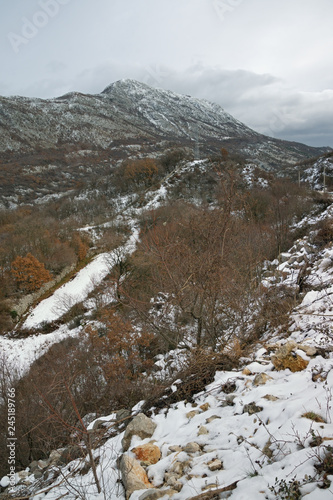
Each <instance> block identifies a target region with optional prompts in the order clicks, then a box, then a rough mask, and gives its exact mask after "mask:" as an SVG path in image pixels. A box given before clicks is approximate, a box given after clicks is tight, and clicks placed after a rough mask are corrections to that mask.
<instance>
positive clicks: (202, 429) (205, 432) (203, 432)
mask: <svg viewBox="0 0 333 500" xmlns="http://www.w3.org/2000/svg"><path fill="white" fill-rule="evenodd" d="M204 434H209V430H208V429H207V427H205V426H204V425H201V427H200V429H199V431H198V436H202V435H204Z"/></svg>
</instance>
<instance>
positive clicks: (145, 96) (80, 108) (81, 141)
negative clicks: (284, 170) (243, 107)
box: [0, 80, 326, 168]
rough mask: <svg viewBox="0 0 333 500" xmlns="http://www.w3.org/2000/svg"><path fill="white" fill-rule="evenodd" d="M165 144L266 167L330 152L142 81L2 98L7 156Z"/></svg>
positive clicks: (0, 125) (1, 141) (0, 121)
mask: <svg viewBox="0 0 333 500" xmlns="http://www.w3.org/2000/svg"><path fill="white" fill-rule="evenodd" d="M165 140H167V141H171V142H173V143H177V144H180V145H187V146H191V147H193V148H194V145H195V143H199V145H200V149H201V150H202V151H205V152H206V153H209V152H214V151H219V150H220V148H221V147H225V148H227V149H228V151H230V152H233V153H237V154H241V155H242V156H244V157H246V158H248V159H251V160H255V161H257V162H258V163H260V164H261V165H263V166H266V168H268V167H275V168H279V167H280V166H281V165H283V164H293V163H295V162H296V161H299V160H301V159H306V158H309V157H314V156H319V155H320V154H321V153H323V152H325V151H326V149H325V148H313V147H309V146H305V145H303V144H299V143H292V142H287V141H281V140H277V139H273V138H269V137H267V136H264V135H262V134H259V133H257V132H255V131H253V130H251V129H250V128H249V127H247V126H245V125H244V124H243V123H241V122H239V121H238V120H236V119H235V118H233V117H232V116H231V115H229V114H228V113H227V112H225V111H224V110H223V109H222V108H221V107H220V106H219V105H217V104H213V103H211V102H208V101H206V100H200V99H196V98H193V97H190V96H186V95H180V94H176V93H174V92H171V91H166V90H161V89H155V88H152V87H150V86H148V85H146V84H143V83H139V82H137V81H134V80H120V81H117V82H115V83H113V84H111V85H110V86H108V87H107V88H106V89H105V90H104V91H103V92H102V93H100V94H96V95H88V94H82V93H79V92H71V93H69V94H66V95H64V96H61V97H59V98H55V99H48V100H43V99H36V98H25V97H10V98H5V97H1V98H0V151H1V152H3V153H7V155H9V156H12V154H14V155H17V154H18V153H19V154H21V155H22V154H27V153H31V152H33V151H36V150H39V151H47V150H50V149H51V150H52V149H53V150H54V149H55V148H57V149H59V148H60V149H61V148H64V149H66V150H67V151H68V149H69V150H70V149H71V148H72V149H85V150H89V149H93V150H96V149H103V150H108V149H109V148H111V147H112V146H114V145H115V144H117V145H119V144H122V145H125V144H126V145H127V144H131V143H135V144H145V147H146V148H148V149H149V147H150V148H153V147H154V148H156V144H157V143H160V142H161V141H165Z"/></svg>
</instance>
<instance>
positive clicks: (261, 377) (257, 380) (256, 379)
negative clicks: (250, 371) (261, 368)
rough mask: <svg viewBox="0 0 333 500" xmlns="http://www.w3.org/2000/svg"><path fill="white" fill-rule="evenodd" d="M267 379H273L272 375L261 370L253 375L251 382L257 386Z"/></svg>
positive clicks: (264, 382) (263, 383)
mask: <svg viewBox="0 0 333 500" xmlns="http://www.w3.org/2000/svg"><path fill="white" fill-rule="evenodd" d="M269 380H273V379H272V377H270V376H269V375H267V373H264V372H262V373H258V375H256V376H255V377H254V380H253V382H252V384H253V385H254V386H256V387H257V386H258V385H265V384H266V382H268V381H269Z"/></svg>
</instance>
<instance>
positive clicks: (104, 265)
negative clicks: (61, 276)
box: [23, 228, 138, 329]
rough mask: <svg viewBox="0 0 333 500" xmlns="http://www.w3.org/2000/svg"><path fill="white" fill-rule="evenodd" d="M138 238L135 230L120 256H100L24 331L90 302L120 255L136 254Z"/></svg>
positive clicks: (58, 292)
mask: <svg viewBox="0 0 333 500" xmlns="http://www.w3.org/2000/svg"><path fill="white" fill-rule="evenodd" d="M137 238H138V229H137V228H134V229H133V232H132V235H131V237H130V238H129V240H128V242H127V243H126V244H125V245H124V246H123V247H122V248H120V249H119V248H118V249H117V252H115V251H113V252H108V253H102V254H100V255H98V256H97V257H96V258H95V259H94V260H93V261H92V262H91V263H90V264H88V265H87V266H86V267H85V268H84V269H82V270H81V271H79V272H78V273H77V275H76V276H75V277H74V278H73V279H72V280H71V281H69V282H68V283H65V284H64V285H63V286H62V287H60V288H58V290H56V291H55V293H54V294H53V295H52V296H51V297H49V298H47V299H45V300H43V301H42V302H40V303H39V304H38V305H37V306H36V307H35V308H34V310H33V311H32V312H31V313H30V314H29V316H28V318H27V319H26V320H25V322H24V324H23V328H27V329H33V328H36V327H38V326H39V325H40V324H41V323H43V322H47V323H51V322H52V321H54V320H56V319H59V318H60V317H61V316H62V315H63V314H65V313H66V312H67V311H69V309H70V308H71V307H73V305H75V304H77V303H78V302H81V301H82V300H84V299H86V298H87V296H88V295H89V293H90V292H91V291H92V290H93V289H94V288H95V287H96V286H97V285H98V284H99V283H101V281H102V280H103V279H104V278H105V276H106V275H107V274H108V273H109V272H110V269H111V268H112V266H113V265H114V263H115V259H116V255H117V256H119V251H120V252H121V253H123V254H124V255H125V254H127V253H131V252H133V251H134V249H135V244H136V241H137Z"/></svg>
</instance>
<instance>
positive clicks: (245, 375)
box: [2, 338, 333, 500]
mask: <svg viewBox="0 0 333 500" xmlns="http://www.w3.org/2000/svg"><path fill="white" fill-rule="evenodd" d="M313 340H314V341H315V340H316V339H315V338H314V339H313ZM303 355H304V358H305V359H308V361H309V364H308V366H307V368H306V369H305V370H303V371H301V372H297V373H292V372H290V370H288V369H287V370H282V371H275V370H273V364H272V363H271V361H270V354H269V352H268V350H266V349H265V348H261V349H260V350H258V352H257V353H256V355H255V356H254V358H253V361H252V362H249V363H247V364H246V366H245V370H239V371H224V372H217V373H216V376H215V380H214V382H213V383H212V384H210V385H209V386H207V388H206V390H205V391H203V392H201V393H199V394H198V395H196V396H195V398H194V399H195V402H194V403H189V402H179V403H177V404H173V405H172V406H171V407H170V408H169V409H168V410H167V409H165V410H161V411H160V412H157V413H156V414H155V415H153V417H152V420H153V421H154V422H155V423H156V424H157V427H156V429H155V432H154V434H153V435H152V437H151V438H146V439H143V440H142V439H140V438H139V437H138V436H133V437H132V441H131V446H130V448H129V451H128V452H127V454H128V455H130V456H132V457H134V454H133V452H132V451H131V450H132V448H133V447H136V446H139V445H143V444H146V443H148V442H152V441H153V442H154V444H155V445H156V446H158V447H159V449H160V450H161V459H160V460H159V461H158V462H157V463H156V464H155V465H150V466H149V467H147V475H148V478H149V481H150V482H151V485H152V486H153V487H154V488H162V490H163V489H164V490H168V489H170V487H169V486H168V485H166V484H165V478H166V477H167V476H166V473H169V474H170V472H171V471H175V470H177V469H178V470H179V471H181V472H180V474H179V477H178V478H177V481H178V483H179V485H178V487H179V488H181V489H180V491H178V492H175V493H174V495H173V497H172V498H174V499H175V500H188V499H191V498H193V497H195V496H196V495H199V494H200V493H203V492H204V491H207V490H209V489H220V488H223V487H226V486H229V485H232V484H234V483H235V482H237V487H236V488H235V489H234V490H232V491H229V493H228V495H229V496H228V498H231V499H235V500H258V499H261V498H262V499H276V498H278V499H292V498H300V497H296V496H295V497H292V496H282V494H281V496H276V495H275V494H274V492H273V491H272V490H271V489H270V488H274V487H275V488H276V490H278V488H279V485H282V484H283V481H284V482H285V483H286V485H287V486H288V487H291V484H292V483H295V481H299V485H300V492H301V494H302V495H305V496H304V498H306V499H307V500H331V499H332V498H333V487H331V486H330V487H328V488H326V489H321V488H320V487H319V486H320V485H322V484H323V481H322V479H320V476H319V475H317V471H316V469H315V468H314V465H315V464H317V463H319V461H320V460H321V459H323V457H324V455H325V450H326V448H325V447H326V446H327V445H333V424H332V418H333V412H332V392H331V389H332V385H333V370H332V368H333V359H325V358H324V357H322V356H321V355H319V356H316V357H314V358H312V359H310V358H308V357H307V356H306V355H305V354H304V353H303ZM318 367H321V369H322V374H323V378H318V379H314V377H313V374H314V373H318ZM258 374H264V375H267V379H266V382H265V383H262V384H260V383H258ZM261 376H262V375H261ZM231 386H234V388H233V390H232V392H230V391H229V389H227V388H230V387H231ZM307 412H313V413H316V414H317V415H318V416H320V417H321V418H322V421H321V422H315V421H314V420H312V419H309V418H307V417H306V416H304V415H305V414H306V413H307ZM113 418H114V415H110V416H109V417H107V418H105V420H106V421H108V420H112V419H113ZM92 427H93V423H91V424H90V428H92ZM122 437H123V433H122V434H120V435H118V436H116V437H113V438H110V439H109V440H107V441H106V442H105V444H103V445H102V446H101V447H99V448H97V449H96V450H95V451H94V457H95V459H97V457H99V464H98V466H97V473H98V476H99V478H100V482H101V484H103V485H104V486H103V492H102V493H101V494H98V493H97V492H96V486H95V484H94V480H93V476H92V472H91V470H90V472H88V473H87V474H85V475H80V474H78V473H77V474H73V471H75V470H79V469H80V468H82V465H83V462H82V460H81V462H80V461H79V460H76V461H74V462H71V463H70V464H68V465H67V466H66V467H63V469H62V474H61V476H59V478H58V479H57V480H56V481H55V484H54V488H53V489H51V490H50V491H48V492H47V493H46V494H38V493H37V494H35V495H31V497H30V498H31V499H33V500H42V499H43V500H44V499H45V500H56V499H58V498H62V495H63V496H66V498H68V499H75V498H77V492H81V494H82V495H83V494H84V495H85V496H84V497H82V498H89V499H96V500H102V499H105V498H107V499H108V500H113V499H125V494H124V490H123V488H122V486H121V485H120V484H119V481H117V480H118V479H119V473H118V468H117V459H118V458H119V457H120V456H121V455H122V453H123V451H122V446H121V439H122ZM189 443H191V444H190V445H189ZM212 464H216V468H215V467H214V466H213V467H212ZM27 476H28V477H27V478H26V479H25V481H26V483H28V484H29V483H30V482H31V483H32V484H33V483H35V485H36V480H35V479H34V476H33V474H31V475H30V474H29V471H27ZM66 476H68V477H69V478H70V479H69V481H64V477H66ZM311 478H313V479H311ZM327 479H328V481H331V480H333V476H332V475H330V474H329V475H328V477H327ZM281 481H282V482H281ZM2 484H3V485H5V484H6V478H3V479H2ZM35 491H36V490H35ZM147 491H149V490H147ZM144 493H145V492H144V491H143V490H142V489H141V490H137V491H135V492H134V493H133V494H132V495H131V497H130V500H140V499H142V498H143V497H142V495H143V494H144ZM156 498H157V497H156ZM163 498H164V497H163ZM165 498H168V497H167V496H166V497H165ZM221 498H226V496H221Z"/></svg>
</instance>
